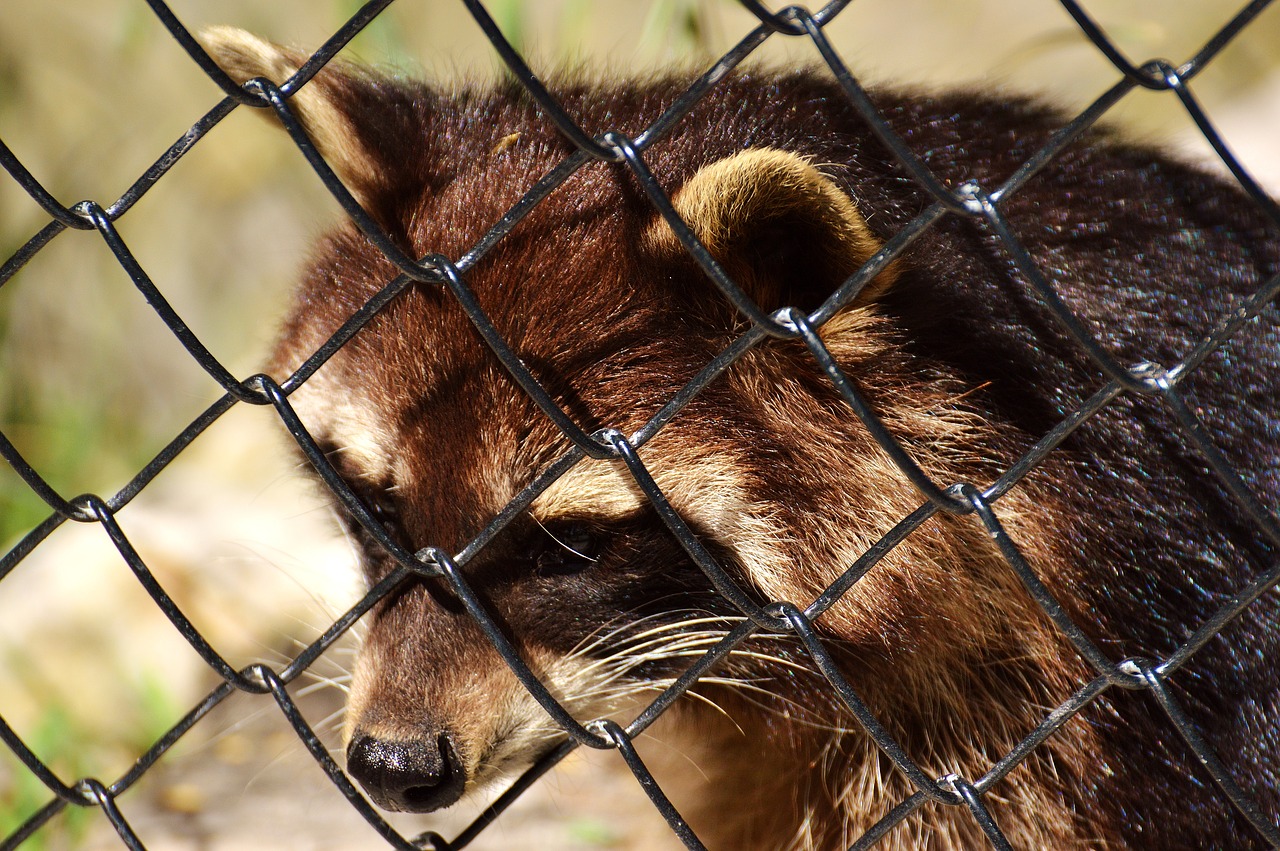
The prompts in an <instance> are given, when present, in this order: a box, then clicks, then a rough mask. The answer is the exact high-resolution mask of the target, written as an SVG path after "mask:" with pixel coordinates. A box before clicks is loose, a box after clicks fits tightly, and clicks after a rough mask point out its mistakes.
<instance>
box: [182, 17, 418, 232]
mask: <svg viewBox="0 0 1280 851" xmlns="http://www.w3.org/2000/svg"><path fill="white" fill-rule="evenodd" d="M199 39H200V43H201V44H202V45H203V46H204V48H205V50H207V51H208V52H209V55H210V56H212V57H213V59H214V61H216V62H217V63H218V65H220V66H221V67H222V69H223V70H224V71H226V72H227V74H228V75H230V77H231V78H232V79H233V80H235V81H236V82H237V83H243V82H245V81H247V80H251V79H253V78H255V77H266V78H267V79H269V80H271V81H272V82H274V83H277V84H278V83H283V82H284V81H285V80H287V79H288V78H289V77H291V76H292V75H293V74H294V72H296V71H297V70H298V69H299V68H300V67H302V65H303V63H304V62H306V61H307V58H308V56H307V54H305V53H303V52H300V51H294V50H289V49H287V48H284V47H281V46H280V45H277V44H273V43H271V42H269V41H267V40H265V39H262V38H259V37H258V36H256V35H253V34H252V33H248V32H245V31H244V30H240V29H236V28H235V27H211V28H209V29H206V30H204V31H203V32H202V33H201V34H200V36H199ZM424 94H425V92H409V91H406V90H404V89H402V88H400V87H398V86H397V85H396V84H394V83H393V82H392V81H390V80H387V79H384V78H381V77H378V76H377V75H375V74H374V73H373V72H371V71H369V70H367V69H365V68H362V67H360V66H357V65H353V64H351V63H346V62H342V61H341V60H333V61H330V62H329V63H328V64H327V65H326V66H325V67H324V68H322V69H321V70H320V71H319V72H318V73H317V74H316V75H315V76H314V77H312V78H311V79H310V80H309V81H308V82H307V83H306V85H304V86H302V87H301V88H300V89H298V90H297V91H296V92H295V93H294V94H293V96H292V97H291V98H290V99H289V105H290V107H291V108H292V109H293V111H294V114H295V115H296V116H297V117H298V119H299V120H300V121H301V122H302V126H303V127H304V128H305V129H306V131H307V135H308V136H309V137H310V139H311V141H312V143H313V144H314V145H315V146H316V149H317V150H319V152H320V154H321V156H323V157H324V159H325V162H327V163H328V164H329V166H330V167H331V168H332V169H333V171H334V172H335V173H336V174H337V175H338V178H339V179H340V180H341V181H342V183H343V185H345V186H346V187H347V189H348V190H349V191H350V192H351V194H352V195H353V196H355V199H356V200H357V201H359V202H360V204H361V206H363V207H364V208H365V209H366V210H369V211H370V212H371V213H373V214H374V215H375V217H378V218H382V217H383V216H381V215H379V213H380V212H382V211H380V210H378V203H377V201H378V200H379V194H380V193H385V192H386V191H387V190H388V188H389V187H390V186H391V185H393V183H392V182H393V181H395V180H396V179H403V177H404V176H403V175H400V176H398V175H397V173H398V172H401V171H403V170H404V169H406V168H409V167H411V166H410V165H409V164H410V163H414V162H418V161H420V159H421V156H420V155H421V153H422V152H421V151H418V152H417V153H418V154H419V156H408V155H407V154H408V151H406V150H402V149H404V148H406V147H407V146H411V145H412V144H413V143H414V142H415V141H417V142H418V143H419V144H420V143H421V135H422V134H421V129H420V124H421V117H420V116H419V115H418V114H417V113H418V112H419V111H420V110H421V109H422V107H423V102H424V97H423V95H424ZM263 112H264V113H267V112H268V111H267V110H263ZM272 114H273V113H272Z"/></svg>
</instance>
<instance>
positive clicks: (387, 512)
mask: <svg viewBox="0 0 1280 851" xmlns="http://www.w3.org/2000/svg"><path fill="white" fill-rule="evenodd" d="M365 505H367V506H368V507H369V513H370V514H372V515H373V519H374V520H377V521H378V522H379V523H381V524H382V528H383V529H386V530H387V534H388V535H390V536H392V537H393V538H394V537H396V536H397V535H398V534H399V533H400V507H399V506H397V505H396V503H395V501H394V500H392V499H391V497H389V496H388V495H386V494H378V495H377V496H375V497H373V498H372V499H368V500H366V501H365Z"/></svg>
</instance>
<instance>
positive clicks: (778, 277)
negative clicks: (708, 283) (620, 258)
mask: <svg viewBox="0 0 1280 851" xmlns="http://www.w3.org/2000/svg"><path fill="white" fill-rule="evenodd" d="M671 201H672V204H673V206H674V207H675V209H676V212H677V213H679V214H680V217H681V218H682V219H684V221H685V222H686V223H687V224H688V225H689V228H690V230H692V231H693V232H694V233H695V234H696V235H697V237H698V239H700V240H701V241H702V244H703V245H705V246H706V247H707V250H708V251H710V252H711V254H712V256H714V257H715V258H716V260H717V261H718V262H719V263H720V264H721V265H722V266H723V267H724V269H725V271H726V272H728V273H729V276H730V277H731V278H733V280H734V281H735V282H736V283H738V284H739V285H740V286H741V287H742V288H743V290H744V291H745V292H746V293H747V295H749V296H750V297H751V298H752V299H754V300H755V302H756V303H757V304H758V305H759V306H760V307H761V308H762V309H764V310H766V311H772V310H776V309H777V308H779V307H783V306H788V305H792V306H796V307H799V308H801V309H804V310H813V309H814V308H816V307H817V306H818V305H820V304H821V303H822V302H823V301H824V300H825V299H826V298H827V296H829V295H830V294H831V293H832V292H833V291H834V290H835V289H836V288H837V287H839V286H840V284H841V283H843V282H844V280H845V279H846V278H848V277H849V275H851V274H853V273H854V272H855V271H856V270H857V269H858V267H859V266H861V265H862V264H863V263H865V262H866V261H867V259H868V258H869V257H871V255H872V254H874V253H875V252H877V251H879V250H880V247H881V244H882V243H881V241H880V240H879V239H878V238H877V237H876V236H875V235H874V234H873V233H872V232H871V229H870V228H869V227H868V226H867V222H866V219H864V218H863V217H862V214H861V213H859V212H858V208H857V206H856V205H855V204H854V203H853V200H852V199H851V198H849V196H848V195H846V194H845V193H844V192H842V191H841V190H840V188H839V187H838V186H836V185H835V183H834V182H833V181H832V180H831V179H830V178H829V177H827V176H825V175H823V174H822V173H821V172H819V171H818V170H817V169H816V168H814V167H813V165H812V164H811V163H810V161H809V160H808V159H806V158H804V157H802V156H799V155H797V154H794V153H790V152H787V151H780V150H777V149H774V148H753V149H750V150H746V151H743V152H742V153H740V154H734V155H733V156H730V157H726V158H725V159H722V160H719V161H717V162H714V163H711V164H710V165H707V166H704V167H703V168H701V169H699V170H698V171H697V172H696V173H695V174H694V175H693V176H692V177H691V178H689V180H688V181H686V182H685V184H684V185H683V186H682V187H680V188H679V189H678V190H677V191H676V192H675V193H674V194H673V195H672V198H671ZM645 243H646V246H647V247H648V248H649V249H650V250H651V251H655V252H657V253H660V254H663V255H668V256H669V255H670V254H672V253H673V252H678V253H680V254H684V253H685V250H684V248H683V246H682V245H681V244H680V242H679V240H678V239H677V238H676V235H675V233H674V232H673V231H672V230H671V227H670V226H669V225H668V224H667V223H666V222H665V221H664V220H661V219H659V220H658V221H657V222H655V223H654V224H653V226H651V227H650V228H649V230H648V232H647V233H646V234H645ZM897 266H898V264H897V263H896V262H895V263H892V264H890V265H889V266H888V267H887V268H886V269H885V270H884V271H882V272H881V273H880V274H879V275H878V276H876V278H875V279H874V280H873V281H871V282H869V283H868V284H867V285H866V286H865V287H864V288H863V290H862V291H861V292H860V293H859V294H858V299H857V303H859V304H861V303H865V302H869V301H871V300H874V299H875V298H877V297H878V296H879V295H881V294H882V293H884V292H885V291H886V290H887V289H888V288H889V287H890V286H891V285H892V284H893V281H894V279H895V278H896V277H897V274H898V268H897Z"/></svg>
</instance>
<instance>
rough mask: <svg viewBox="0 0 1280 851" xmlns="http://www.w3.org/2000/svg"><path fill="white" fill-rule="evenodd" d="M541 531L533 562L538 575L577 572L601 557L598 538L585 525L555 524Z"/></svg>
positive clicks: (592, 530) (574, 523)
mask: <svg viewBox="0 0 1280 851" xmlns="http://www.w3.org/2000/svg"><path fill="white" fill-rule="evenodd" d="M543 531H544V533H545V534H544V535H543V538H542V540H541V541H540V542H539V544H540V546H539V548H537V549H535V553H536V554H535V555H534V559H533V561H534V566H535V567H536V568H537V571H538V573H540V574H544V575H545V574H557V573H576V572H578V571H580V570H585V569H586V568H588V567H590V566H591V565H593V564H595V563H596V561H597V560H598V559H599V557H600V541H599V537H598V536H597V535H596V532H595V530H594V529H592V528H591V527H590V526H588V525H587V524H586V523H579V522H573V523H558V524H554V525H549V526H544V527H543Z"/></svg>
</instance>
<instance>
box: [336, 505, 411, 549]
mask: <svg viewBox="0 0 1280 851" xmlns="http://www.w3.org/2000/svg"><path fill="white" fill-rule="evenodd" d="M357 496H358V497H359V498H360V501H361V502H362V503H364V506H365V508H366V509H367V510H368V511H369V514H370V516H372V517H373V519H374V520H375V521H376V522H377V523H378V524H379V525H380V526H382V528H383V529H384V530H385V531H386V533H387V534H388V535H390V536H391V538H392V540H395V541H397V542H400V543H402V544H403V543H404V536H403V535H402V534H401V531H402V529H403V526H402V525H401V523H400V509H399V507H398V506H397V505H396V503H395V500H393V499H391V497H390V496H389V495H387V494H385V493H381V492H380V493H377V494H365V493H358V494H357ZM339 514H340V515H341V517H342V521H343V523H344V524H345V525H346V527H347V530H348V531H349V532H350V533H351V534H352V535H354V536H355V538H356V540H358V541H360V542H361V543H362V544H365V545H372V546H374V547H375V548H376V549H380V548H379V547H377V545H376V544H373V538H372V536H371V535H370V534H369V533H368V532H367V531H366V530H365V528H364V527H363V526H362V525H360V521H359V520H357V519H356V518H355V516H354V515H352V514H349V513H348V512H347V511H346V510H345V509H341V508H340V509H339Z"/></svg>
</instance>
